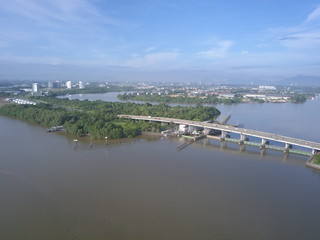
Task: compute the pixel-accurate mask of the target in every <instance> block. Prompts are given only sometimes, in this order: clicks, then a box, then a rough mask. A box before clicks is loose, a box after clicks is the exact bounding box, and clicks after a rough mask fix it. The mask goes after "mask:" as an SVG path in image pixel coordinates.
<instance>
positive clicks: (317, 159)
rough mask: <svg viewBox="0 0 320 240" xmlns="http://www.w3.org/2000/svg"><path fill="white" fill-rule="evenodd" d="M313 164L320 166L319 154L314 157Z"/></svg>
mask: <svg viewBox="0 0 320 240" xmlns="http://www.w3.org/2000/svg"><path fill="white" fill-rule="evenodd" d="M313 162H314V163H315V164H320V154H317V155H316V156H315V157H314V160H313Z"/></svg>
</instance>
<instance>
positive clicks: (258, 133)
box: [118, 115, 320, 151]
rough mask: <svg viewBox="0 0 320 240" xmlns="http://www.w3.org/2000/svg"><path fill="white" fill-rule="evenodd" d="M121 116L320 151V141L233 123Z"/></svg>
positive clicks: (122, 116) (121, 116)
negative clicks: (236, 125)
mask: <svg viewBox="0 0 320 240" xmlns="http://www.w3.org/2000/svg"><path fill="white" fill-rule="evenodd" d="M118 117H120V118H128V119H134V120H143V121H153V122H163V123H174V124H179V125H180V124H184V125H188V126H194V127H200V128H204V129H212V130H220V131H224V132H232V133H238V134H240V135H241V134H242V135H244V136H252V137H258V138H262V139H265V140H273V141H277V142H283V143H287V144H290V145H296V146H300V147H305V148H309V149H313V150H317V151H320V143H317V142H311V141H306V140H303V139H298V138H292V137H287V136H282V135H277V134H273V133H267V132H261V131H256V130H251V129H246V128H239V127H235V126H231V125H222V124H217V123H206V122H198V121H192V120H184V119H176V118H165V117H153V116H137V115H118Z"/></svg>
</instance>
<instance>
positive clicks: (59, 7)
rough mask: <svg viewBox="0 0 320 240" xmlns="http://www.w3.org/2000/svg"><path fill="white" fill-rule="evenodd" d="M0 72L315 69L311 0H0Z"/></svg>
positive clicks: (314, 72) (318, 25)
mask: <svg viewBox="0 0 320 240" xmlns="http://www.w3.org/2000/svg"><path fill="white" fill-rule="evenodd" d="M0 28H1V30H0V79H43V80H46V79H61V80H67V79H71V80H73V79H81V80H85V81H90V80H92V81H95V80H99V81H100V80H106V81H108V80H109V81H113V80H122V81H123V80H126V81H137V80H161V81H162V80H168V81H173V80H175V81H176V80H181V81H183V80H188V81H202V80H212V81H239V82H241V81H247V80H249V81H251V80H266V81H269V80H270V81H272V80H278V79H282V78H286V77H292V76H296V75H309V76H320V1H318V2H317V1H312V0H304V1H301V0H299V1H297V0H291V1H289V0H281V1H279V0H277V1H275V0H268V1H267V0H263V1H262V0H261V1H256V0H255V1H253V0H246V1H243V0H238V1H236V0H224V1H214V0H197V1H195V0H161V1H160V0H135V1H129V0H114V1H113V0H1V1H0Z"/></svg>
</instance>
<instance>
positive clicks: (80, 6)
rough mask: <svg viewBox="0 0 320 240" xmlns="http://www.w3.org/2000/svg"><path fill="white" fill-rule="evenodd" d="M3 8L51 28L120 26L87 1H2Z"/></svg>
mask: <svg viewBox="0 0 320 240" xmlns="http://www.w3.org/2000/svg"><path fill="white" fill-rule="evenodd" d="M1 8H2V9H5V10H6V11H9V12H11V13H14V14H16V15H18V16H22V17H25V18H27V19H31V20H33V21H36V22H37V23H39V24H43V25H48V26H51V27H64V25H63V24H79V23H82V24H84V25H88V24H89V23H90V22H101V23H103V24H110V25H118V24H120V21H118V20H116V19H113V18H110V17H108V16H105V15H102V14H100V13H99V11H98V9H96V7H95V6H94V5H93V4H92V3H91V2H90V1H87V0H3V1H0V10H1ZM80 27H81V26H80Z"/></svg>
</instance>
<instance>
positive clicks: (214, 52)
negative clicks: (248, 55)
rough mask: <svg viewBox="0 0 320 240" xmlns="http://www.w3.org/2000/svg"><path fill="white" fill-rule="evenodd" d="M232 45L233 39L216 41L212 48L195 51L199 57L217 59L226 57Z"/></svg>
mask: <svg viewBox="0 0 320 240" xmlns="http://www.w3.org/2000/svg"><path fill="white" fill-rule="evenodd" d="M233 45H234V43H233V41H229V40H225V41H219V42H217V43H216V46H215V47H214V48H211V49H209V50H207V51H201V52H198V53H197V56H198V57H199V58H204V59H219V58H225V57H227V54H228V51H229V49H230V48H231V47H232V46H233Z"/></svg>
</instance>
